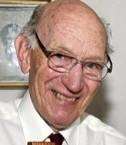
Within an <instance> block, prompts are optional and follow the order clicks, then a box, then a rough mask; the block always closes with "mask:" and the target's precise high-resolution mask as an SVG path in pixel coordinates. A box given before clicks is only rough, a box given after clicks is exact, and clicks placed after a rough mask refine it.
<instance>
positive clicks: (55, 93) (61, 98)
mask: <svg viewBox="0 0 126 145" xmlns="http://www.w3.org/2000/svg"><path fill="white" fill-rule="evenodd" d="M53 93H54V95H55V96H56V97H57V98H58V99H59V100H61V101H70V102H74V101H75V100H76V98H68V97H66V96H64V95H61V94H60V93H57V92H56V91H53Z"/></svg>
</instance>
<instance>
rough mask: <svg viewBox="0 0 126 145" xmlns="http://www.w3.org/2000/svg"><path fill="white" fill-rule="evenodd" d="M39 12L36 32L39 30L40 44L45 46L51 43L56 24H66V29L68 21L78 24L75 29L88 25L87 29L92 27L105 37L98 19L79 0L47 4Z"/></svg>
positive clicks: (62, 0)
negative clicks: (41, 38)
mask: <svg viewBox="0 0 126 145" xmlns="http://www.w3.org/2000/svg"><path fill="white" fill-rule="evenodd" d="M41 10H42V11H41V13H39V21H38V24H37V27H36V29H37V30H36V31H39V30H38V28H39V29H41V35H42V37H43V39H44V40H42V42H43V43H44V45H45V46H47V45H48V43H49V42H50V41H51V38H50V37H51V33H54V28H56V27H57V25H58V23H62V24H64V23H66V26H65V27H67V25H68V24H67V20H70V19H71V22H72V23H78V24H76V27H80V26H82V25H85V26H86V25H87V26H86V27H88V25H90V26H89V27H90V28H87V29H91V25H92V26H94V27H95V28H96V29H99V30H100V31H102V33H104V34H103V35H106V30H105V27H104V25H103V23H102V21H101V20H100V18H99V17H98V16H97V15H96V13H95V12H94V11H93V10H92V9H91V8H90V7H88V6H87V5H86V4H85V3H84V2H81V1H79V0H56V1H54V2H51V3H49V4H47V5H46V6H45V7H44V8H43V9H42V7H41ZM64 25H65V24H64ZM96 31H97V30H96ZM80 37H81V36H80Z"/></svg>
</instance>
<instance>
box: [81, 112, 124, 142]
mask: <svg viewBox="0 0 126 145" xmlns="http://www.w3.org/2000/svg"><path fill="white" fill-rule="evenodd" d="M79 128H80V131H81V133H82V134H83V133H84V134H90V135H91V139H92V140H93V139H95V140H97V142H98V144H99V145H102V144H104V145H112V144H113V145H125V144H126V137H125V136H123V135H122V134H121V133H119V132H118V131H117V130H116V129H114V128H112V127H111V126H109V125H106V124H105V123H103V122H102V121H101V120H99V119H98V118H96V117H94V116H93V115H89V114H87V115H86V116H82V118H81V122H80V127H79ZM84 130H85V131H86V132H85V131H84ZM89 138H90V137H89Z"/></svg>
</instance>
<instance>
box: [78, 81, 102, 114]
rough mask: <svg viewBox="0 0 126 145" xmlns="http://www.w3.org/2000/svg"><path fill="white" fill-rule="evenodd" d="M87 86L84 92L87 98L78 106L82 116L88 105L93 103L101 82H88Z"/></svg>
mask: <svg viewBox="0 0 126 145" xmlns="http://www.w3.org/2000/svg"><path fill="white" fill-rule="evenodd" d="M86 82H87V83H86V84H87V85H86V84H85V88H84V90H86V91H84V92H86V97H83V98H82V100H81V101H80V102H79V104H78V111H79V114H82V113H83V112H84V111H85V110H86V108H87V107H88V105H89V104H90V103H91V101H92V100H93V98H94V96H95V94H96V92H97V90H98V88H99V86H100V82H95V81H92V80H86Z"/></svg>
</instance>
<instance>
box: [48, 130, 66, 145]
mask: <svg viewBox="0 0 126 145" xmlns="http://www.w3.org/2000/svg"><path fill="white" fill-rule="evenodd" d="M49 138H50V140H51V142H54V143H55V145H62V143H63V141H64V137H63V136H62V135H61V134H60V133H56V134H53V133H52V134H51V135H50V136H49Z"/></svg>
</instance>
